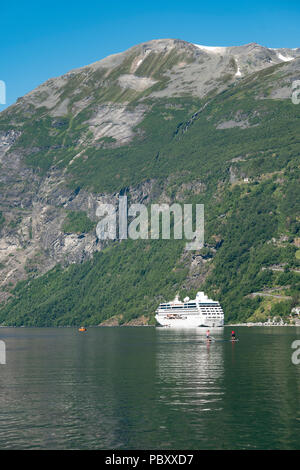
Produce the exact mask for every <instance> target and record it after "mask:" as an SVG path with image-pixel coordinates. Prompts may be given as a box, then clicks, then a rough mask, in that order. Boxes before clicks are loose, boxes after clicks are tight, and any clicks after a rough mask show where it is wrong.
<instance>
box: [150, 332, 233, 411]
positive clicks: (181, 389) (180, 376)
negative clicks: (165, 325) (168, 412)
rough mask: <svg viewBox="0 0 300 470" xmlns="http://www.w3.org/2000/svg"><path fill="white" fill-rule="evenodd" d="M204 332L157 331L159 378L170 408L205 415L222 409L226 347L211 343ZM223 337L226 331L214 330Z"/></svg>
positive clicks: (162, 392)
mask: <svg viewBox="0 0 300 470" xmlns="http://www.w3.org/2000/svg"><path fill="white" fill-rule="evenodd" d="M205 330H206V329H203V328H197V329H191V330H176V329H170V330H169V329H157V331H158V342H157V374H158V379H157V380H158V382H160V392H161V394H160V400H161V401H162V402H166V404H168V406H170V405H174V406H180V407H182V406H187V407H190V406H197V408H199V407H200V408H201V410H202V411H209V410H211V409H212V408H214V410H216V409H218V402H221V400H222V397H223V393H224V390H223V389H222V383H221V382H222V379H223V376H224V361H223V348H222V343H221V342H220V343H211V344H210V343H207V342H206V340H205ZM211 334H213V336H216V337H219V338H220V339H221V338H222V337H223V328H222V329H220V328H219V329H218V330H217V331H213V330H211Z"/></svg>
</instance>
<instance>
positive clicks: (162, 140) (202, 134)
mask: <svg viewBox="0 0 300 470" xmlns="http://www.w3.org/2000/svg"><path fill="white" fill-rule="evenodd" d="M299 78H300V48H298V49H268V48H265V47H262V46H260V45H258V44H255V43H251V44H247V45H244V46H240V47H215V48H213V47H206V46H201V45H196V44H190V43H188V42H186V41H181V40H174V39H162V40H154V41H149V42H147V43H143V44H140V45H138V46H135V47H133V48H131V49H129V50H128V51H125V52H123V53H120V54H116V55H113V56H110V57H107V58H105V59H103V60H100V61H99V62H96V63H94V64H91V65H89V66H86V67H82V68H79V69H76V70H73V71H71V72H69V73H67V74H65V75H63V76H61V77H58V78H53V79H50V80H48V81H47V82H45V83H44V84H42V85H41V86H39V87H38V88H37V89H35V90H33V91H32V92H30V93H28V94H27V95H25V96H24V97H22V98H19V99H18V100H17V102H16V103H15V104H14V105H13V106H11V107H9V108H8V109H6V110H5V111H3V112H2V113H1V114H0V168H1V173H0V237H1V238H0V301H1V303H0V322H1V323H2V324H7V325H69V324H78V323H85V324H99V323H101V322H103V321H107V322H109V323H113V324H114V323H118V322H121V323H124V322H125V323H126V322H135V321H136V322H138V321H142V322H144V321H149V322H152V321H153V314H154V310H155V308H156V306H157V304H158V303H159V302H160V301H161V299H168V298H169V297H170V296H173V295H174V293H175V292H177V291H179V292H180V293H181V295H185V294H186V293H188V294H189V295H190V296H192V295H193V294H194V293H195V291H196V290H199V289H202V290H205V291H207V292H208V293H209V294H210V295H212V296H213V297H215V298H216V299H218V300H220V301H221V302H222V305H223V307H224V310H225V316H226V320H227V321H235V320H245V319H247V318H249V317H252V318H254V319H260V318H265V317H266V316H267V315H287V314H288V313H289V311H290V309H291V307H292V306H293V305H294V304H297V302H299V300H298V294H299V257H300V256H299V255H300V252H299V247H300V246H299V245H300V234H299V230H300V220H299V202H300V195H299V152H300V143H299V128H300V127H299V124H300V123H299V117H300V106H297V105H295V104H293V103H292V100H291V93H292V83H293V81H294V80H297V79H298V80H299ZM124 194H127V195H128V198H129V200H130V202H143V203H144V204H150V203H153V202H159V203H163V202H167V203H172V202H180V203H185V202H193V203H204V204H205V246H204V248H203V249H202V250H200V251H198V252H186V251H185V250H184V244H183V242H182V241H178V240H170V241H165V240H157V241H154V240H152V241H147V240H140V241H131V240H128V241H122V242H121V243H120V242H118V241H116V242H113V243H109V244H107V243H105V242H103V241H101V240H98V239H97V236H96V231H95V227H96V224H97V220H98V219H97V217H96V209H97V207H98V205H99V203H101V202H110V203H117V201H118V198H119V195H124ZM139 318H140V320H139Z"/></svg>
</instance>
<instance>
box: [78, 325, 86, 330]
mask: <svg viewBox="0 0 300 470" xmlns="http://www.w3.org/2000/svg"><path fill="white" fill-rule="evenodd" d="M78 331H87V329H86V328H85V327H84V326H81V327H80V328H78Z"/></svg>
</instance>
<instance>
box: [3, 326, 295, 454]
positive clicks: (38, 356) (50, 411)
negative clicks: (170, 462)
mask: <svg viewBox="0 0 300 470" xmlns="http://www.w3.org/2000/svg"><path fill="white" fill-rule="evenodd" d="M236 331H237V335H238V337H239V338H240V341H239V342H238V343H231V342H229V341H217V342H214V343H211V344H207V343H206V342H205V341H204V331H203V330H202V329H200V328H199V329H191V330H175V329H174V330H173V329H162V328H152V327H149V328H143V327H136V328H134V327H128V328H126V327H123V328H90V329H89V330H88V332H87V333H79V332H78V331H77V330H75V329H73V328H57V329H55V328H53V329H52V328H44V329H27V328H20V329H17V328H16V329H6V328H1V330H0V339H2V340H4V341H5V343H6V353H7V364H6V365H0V448H1V449H299V448H300V437H299V436H300V410H299V400H300V365H298V366H297V365H294V364H293V363H292V361H291V355H292V352H293V350H292V349H291V344H292V342H293V341H294V340H295V339H297V334H298V335H299V333H300V331H299V328H298V329H296V328H289V327H280V328H279V327H277V328H276V327H253V328H246V327H239V328H236ZM229 335H230V329H229V328H224V329H220V330H218V331H214V332H213V336H214V337H215V338H216V339H218V340H222V339H228V337H229ZM298 337H299V336H298Z"/></svg>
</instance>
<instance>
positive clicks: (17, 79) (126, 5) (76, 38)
mask: <svg viewBox="0 0 300 470" xmlns="http://www.w3.org/2000/svg"><path fill="white" fill-rule="evenodd" d="M0 19H1V23H0V58H1V62H0V80H4V81H5V82H6V86H7V104H11V103H13V102H14V101H15V100H16V98H17V97H18V96H22V95H24V94H25V93H27V92H28V91H30V90H32V89H33V88H35V87H36V86H37V85H39V84H40V83H42V82H43V81H45V80H47V79H48V78H50V77H55V76H58V75H61V74H63V73H65V72H67V71H68V70H70V69H72V68H75V67H80V66H82V65H87V64H89V63H91V62H94V61H96V60H99V59H101V58H103V57H105V56H107V55H109V54H113V53H116V52H120V51H123V50H125V49H128V48H129V47H131V46H133V45H135V44H138V43H141V42H145V41H148V40H150V39H158V38H179V39H184V40H186V41H190V42H193V43H198V44H205V45H209V46H231V45H241V44H246V43H249V42H257V43H259V44H262V45H264V46H268V47H300V37H299V36H300V34H299V31H300V0H286V1H279V0H278V1H277V0H272V1H271V0H270V1H264V0H261V1H259V0H252V1H247V2H245V1H242V0H239V1H234V0H229V1H224V0H223V1H219V0H213V1H209V0H207V1H201V0H198V1H193V0H190V1H183V0H180V1H177V0H172V1H171V0H170V1H169V0H167V1H164V0H160V1H157V0H152V1H151V0H148V1H143V0H140V1H126V0H124V1H118V0H117V1H109V0H105V1H101V0H99V1H91V0H85V1H81V2H77V1H76V0H73V1H64V0H61V1H57V0H52V1H46V0H45V1H43V2H41V1H36V0H28V1H25V0H23V1H18V0H15V1H13V0H10V1H5V2H1V7H0ZM4 108H5V106H1V105H0V110H2V109H4Z"/></svg>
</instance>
